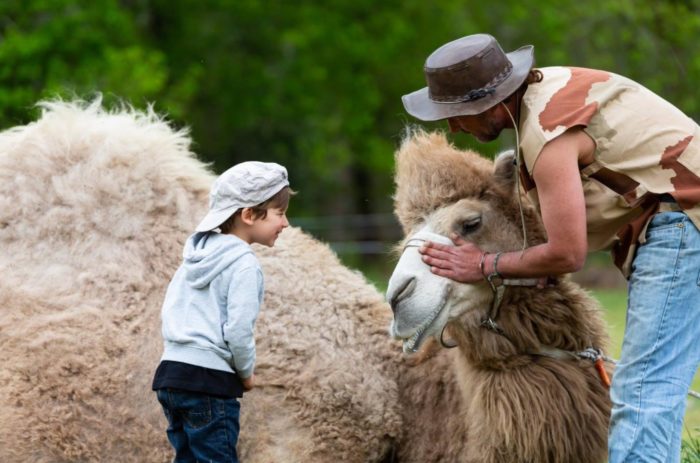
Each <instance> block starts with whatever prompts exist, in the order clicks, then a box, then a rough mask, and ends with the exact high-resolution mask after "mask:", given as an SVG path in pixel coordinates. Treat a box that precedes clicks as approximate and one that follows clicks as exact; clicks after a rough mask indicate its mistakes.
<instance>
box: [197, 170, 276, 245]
mask: <svg viewBox="0 0 700 463" xmlns="http://www.w3.org/2000/svg"><path fill="white" fill-rule="evenodd" d="M286 186H289V180H287V169H285V168H284V167H282V166H281V165H279V164H276V163H274V162H260V161H246V162H242V163H240V164H236V165H235V166H233V167H231V168H230V169H229V170H227V171H226V172H224V173H223V174H221V175H220V176H219V178H217V179H216V181H215V182H214V185H212V187H211V191H210V192H209V213H208V214H207V215H206V217H204V219H202V221H201V222H200V223H199V225H197V229H196V231H198V232H204V231H210V230H214V229H215V228H218V227H219V225H221V224H222V223H224V222H225V221H226V220H227V219H228V218H229V217H231V216H232V215H233V214H234V213H235V212H236V211H237V210H238V209H241V208H244V207H253V206H257V205H258V204H260V203H262V202H265V201H267V200H268V199H270V198H272V197H273V196H274V195H275V194H276V193H278V192H279V191H280V190H281V189H282V188H284V187H286Z"/></svg>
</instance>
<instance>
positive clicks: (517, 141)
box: [501, 96, 527, 259]
mask: <svg viewBox="0 0 700 463" xmlns="http://www.w3.org/2000/svg"><path fill="white" fill-rule="evenodd" d="M516 98H517V96H516ZM517 102H518V110H517V113H518V119H519V118H520V114H519V113H520V99H518V100H517ZM501 104H502V105H503V107H504V108H506V112H507V113H508V116H510V120H511V121H512V122H513V128H514V129H515V168H516V170H517V172H516V174H515V185H516V189H517V195H518V209H519V210H520V224H521V225H522V228H523V248H522V250H521V254H520V258H521V259H522V256H523V255H522V253H524V252H525V249H526V248H527V229H526V228H525V213H524V212H523V199H522V192H521V191H520V133H519V131H518V124H516V123H515V118H514V117H513V115H512V114H511V112H510V109H508V106H506V104H505V103H503V102H502V101H501Z"/></svg>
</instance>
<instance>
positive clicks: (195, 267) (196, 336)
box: [161, 232, 264, 378]
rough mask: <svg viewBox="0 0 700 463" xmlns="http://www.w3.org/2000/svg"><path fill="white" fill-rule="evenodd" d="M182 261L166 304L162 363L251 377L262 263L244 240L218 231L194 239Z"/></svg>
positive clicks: (163, 314)
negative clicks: (181, 364)
mask: <svg viewBox="0 0 700 463" xmlns="http://www.w3.org/2000/svg"><path fill="white" fill-rule="evenodd" d="M183 258H184V261H183V263H182V265H180V267H179V268H178V269H177V272H175V275H174V276H173V279H172V280H171V282H170V285H169V286H168V291H167V293H166V295H165V301H164V302H163V309H162V312H161V317H162V322H163V325H162V333H163V339H164V351H163V356H162V357H161V361H163V360H172V361H177V362H183V363H188V364H190V365H197V366H201V367H205V368H211V369H214V370H222V371H227V372H235V373H237V374H238V376H239V377H241V378H249V377H250V376H251V375H252V374H253V369H254V367H255V338H254V327H255V320H256V319H257V317H258V312H259V311H260V305H261V304H262V298H263V291H264V285H263V274H262V270H261V269H260V264H259V263H258V259H257V258H256V257H255V254H254V253H253V250H252V249H251V247H250V246H249V245H248V243H246V242H245V241H243V240H241V239H240V238H238V237H236V236H234V235H222V234H220V233H214V232H205V233H195V234H193V235H192V236H190V237H189V238H188V239H187V243H186V244H185V249H184V251H183Z"/></svg>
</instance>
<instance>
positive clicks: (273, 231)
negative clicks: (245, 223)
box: [250, 207, 289, 247]
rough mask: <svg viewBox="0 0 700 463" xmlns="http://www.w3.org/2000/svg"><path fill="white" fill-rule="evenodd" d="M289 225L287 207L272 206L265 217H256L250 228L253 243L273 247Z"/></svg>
mask: <svg viewBox="0 0 700 463" xmlns="http://www.w3.org/2000/svg"><path fill="white" fill-rule="evenodd" d="M288 226H289V221H288V220H287V211H286V209H280V208H276V207H272V208H270V209H268V210H267V215H266V216H265V218H260V219H255V220H254V221H253V224H252V225H251V228H250V237H251V240H252V242H253V243H258V244H263V245H265V246H269V247H272V246H274V245H275V241H277V237H278V236H279V235H280V233H282V230H284V229H285V228H287V227H288Z"/></svg>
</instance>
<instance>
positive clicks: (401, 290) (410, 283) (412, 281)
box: [389, 277, 416, 313]
mask: <svg viewBox="0 0 700 463" xmlns="http://www.w3.org/2000/svg"><path fill="white" fill-rule="evenodd" d="M415 287H416V278H415V277H411V278H408V279H407V280H405V281H403V282H401V285H400V286H399V287H398V288H397V289H396V291H394V294H393V295H392V297H391V299H390V300H389V305H390V306H391V310H392V312H394V313H396V307H397V306H398V304H399V302H401V301H402V300H403V299H406V298H407V297H408V296H410V295H411V293H413V290H414V289H415Z"/></svg>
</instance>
